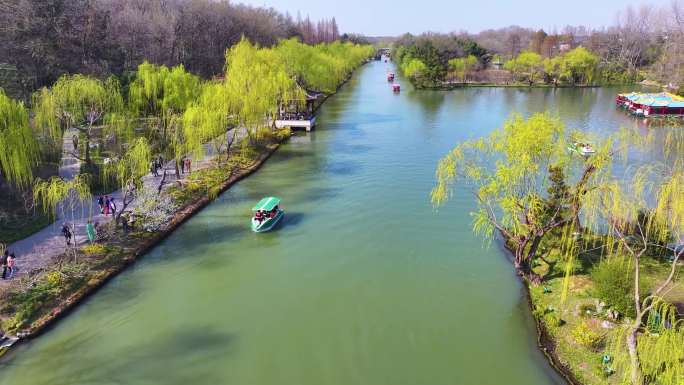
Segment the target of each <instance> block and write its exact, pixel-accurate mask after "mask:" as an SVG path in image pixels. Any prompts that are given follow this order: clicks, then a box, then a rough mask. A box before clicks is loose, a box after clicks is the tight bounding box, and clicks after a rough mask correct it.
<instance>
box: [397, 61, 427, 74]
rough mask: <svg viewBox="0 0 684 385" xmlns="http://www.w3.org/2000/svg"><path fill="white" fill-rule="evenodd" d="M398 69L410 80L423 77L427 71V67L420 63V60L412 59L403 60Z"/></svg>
mask: <svg viewBox="0 0 684 385" xmlns="http://www.w3.org/2000/svg"><path fill="white" fill-rule="evenodd" d="M400 68H401V71H402V72H403V73H404V75H406V76H408V77H409V78H411V79H416V78H418V77H421V76H423V75H424V74H425V71H426V70H427V66H425V63H423V62H422V61H420V59H414V58H411V59H408V60H404V61H403V62H402V63H401V65H400Z"/></svg>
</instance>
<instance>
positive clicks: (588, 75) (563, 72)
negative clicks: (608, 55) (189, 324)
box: [543, 47, 599, 84]
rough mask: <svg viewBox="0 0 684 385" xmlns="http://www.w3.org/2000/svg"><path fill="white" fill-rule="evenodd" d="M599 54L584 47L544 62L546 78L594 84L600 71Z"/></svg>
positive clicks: (555, 80)
mask: <svg viewBox="0 0 684 385" xmlns="http://www.w3.org/2000/svg"><path fill="white" fill-rule="evenodd" d="M598 64H599V59H598V56H596V55H595V54H593V53H591V52H589V51H588V50H587V49H586V48H584V47H577V48H575V49H573V50H571V51H569V52H567V53H565V54H563V55H560V56H556V57H554V58H547V59H545V60H544V62H543V67H544V72H545V76H546V79H547V80H549V81H553V82H554V83H567V84H594V82H595V81H596V79H597V75H598V73H599V68H598Z"/></svg>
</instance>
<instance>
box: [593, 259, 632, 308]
mask: <svg viewBox="0 0 684 385" xmlns="http://www.w3.org/2000/svg"><path fill="white" fill-rule="evenodd" d="M633 266H634V265H632V263H631V262H630V261H629V260H628V259H626V258H618V257H613V258H607V259H604V260H602V261H601V262H599V264H598V265H596V266H595V267H594V268H593V269H592V271H591V279H592V280H593V281H594V290H595V295H596V296H597V297H598V298H600V299H601V300H603V301H604V302H606V303H607V304H609V305H610V306H612V307H613V309H615V310H617V311H619V312H620V313H622V314H625V315H627V316H629V317H634V315H635V307H634V297H633V293H634V272H633V269H634V267H633ZM642 292H643V290H642Z"/></svg>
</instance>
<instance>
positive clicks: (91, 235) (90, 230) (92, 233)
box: [86, 220, 97, 243]
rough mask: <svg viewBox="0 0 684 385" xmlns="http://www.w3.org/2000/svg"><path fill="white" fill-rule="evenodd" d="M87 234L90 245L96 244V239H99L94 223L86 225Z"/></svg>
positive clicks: (89, 222)
mask: <svg viewBox="0 0 684 385" xmlns="http://www.w3.org/2000/svg"><path fill="white" fill-rule="evenodd" d="M86 234H88V240H89V241H90V243H93V242H95V239H96V238H97V230H95V225H93V222H92V221H90V220H88V224H87V225H86Z"/></svg>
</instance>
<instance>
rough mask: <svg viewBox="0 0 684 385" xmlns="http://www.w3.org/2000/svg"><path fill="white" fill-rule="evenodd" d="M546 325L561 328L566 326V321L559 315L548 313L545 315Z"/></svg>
mask: <svg viewBox="0 0 684 385" xmlns="http://www.w3.org/2000/svg"><path fill="white" fill-rule="evenodd" d="M544 323H546V324H547V325H548V326H550V327H560V326H563V325H564V324H565V321H563V320H562V319H561V317H560V315H558V314H557V313H546V314H545V315H544Z"/></svg>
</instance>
